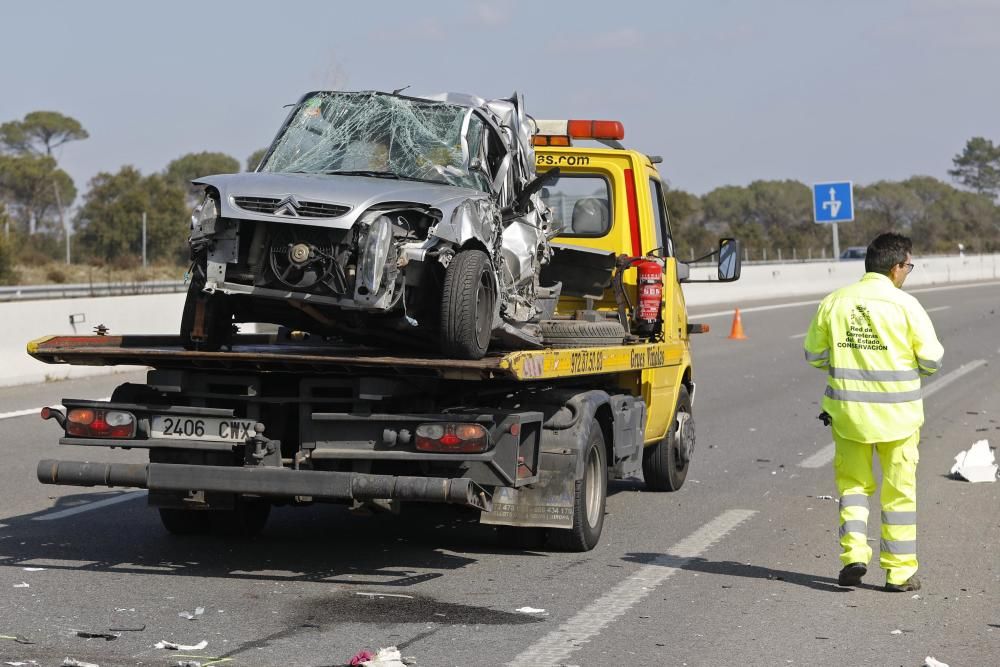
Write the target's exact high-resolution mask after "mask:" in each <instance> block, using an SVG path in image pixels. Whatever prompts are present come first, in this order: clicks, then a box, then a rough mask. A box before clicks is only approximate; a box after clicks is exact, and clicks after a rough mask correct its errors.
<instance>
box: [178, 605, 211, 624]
mask: <svg viewBox="0 0 1000 667" xmlns="http://www.w3.org/2000/svg"><path fill="white" fill-rule="evenodd" d="M204 613H205V608H204V607H196V608H195V610H194V611H193V612H190V611H182V612H180V613H179V614H177V615H178V616H180V617H181V618H186V619H187V620H189V621H196V620H198V617H199V616H201V615H202V614H204Z"/></svg>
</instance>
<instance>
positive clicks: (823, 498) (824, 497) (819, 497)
mask: <svg viewBox="0 0 1000 667" xmlns="http://www.w3.org/2000/svg"><path fill="white" fill-rule="evenodd" d="M809 497H810V498H815V499H816V500H836V499H835V498H834V497H833V496H809Z"/></svg>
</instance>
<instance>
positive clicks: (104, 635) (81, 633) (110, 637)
mask: <svg viewBox="0 0 1000 667" xmlns="http://www.w3.org/2000/svg"><path fill="white" fill-rule="evenodd" d="M76 636H77V637H83V638H84V639H103V640H105V641H109V642H113V641H114V640H116V639H118V638H119V637H121V635H120V634H118V633H116V632H110V631H108V632H90V631H89V630H77V631H76Z"/></svg>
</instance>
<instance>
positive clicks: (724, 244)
mask: <svg viewBox="0 0 1000 667" xmlns="http://www.w3.org/2000/svg"><path fill="white" fill-rule="evenodd" d="M739 279H740V242H739V241H738V240H736V239H721V240H720V241H719V282H720V283H731V282H733V281H734V280H739Z"/></svg>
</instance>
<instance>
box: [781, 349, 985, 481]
mask: <svg viewBox="0 0 1000 667" xmlns="http://www.w3.org/2000/svg"><path fill="white" fill-rule="evenodd" d="M985 364H986V360H985V359H976V360H975V361H970V362H969V363H967V364H963V365H962V366H959V367H958V368H956V369H955V370H953V371H952V372H950V373H947V374H945V375H942V376H941V378H940V379H938V380H935V381H934V382H929V383H927V386H926V387H924V389H923V392H922V397H923V398H927V397H929V396H933V395H934V394H935V393H937V392H938V391H940V390H942V389H944V388H945V387H947V386H948V385H950V384H951V383H952V382H954V381H955V380H957V379H959V378H960V377H962V376H963V375H966V374H968V373H971V372H972V371H974V370H976V369H977V368H979V367H980V366H983V365H985ZM835 449H836V445H835V444H834V443H832V442H831V443H830V444H829V445H827V446H826V447H824V448H823V449H821V450H819V451H818V452H816V453H815V454H813V455H812V456H810V457H809V458H806V459H803V460H802V462H801V463H799V467H800V468H822V467H823V466H825V465H826V464H827V463H829V462H830V461H832V460H833V455H834V451H835Z"/></svg>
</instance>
